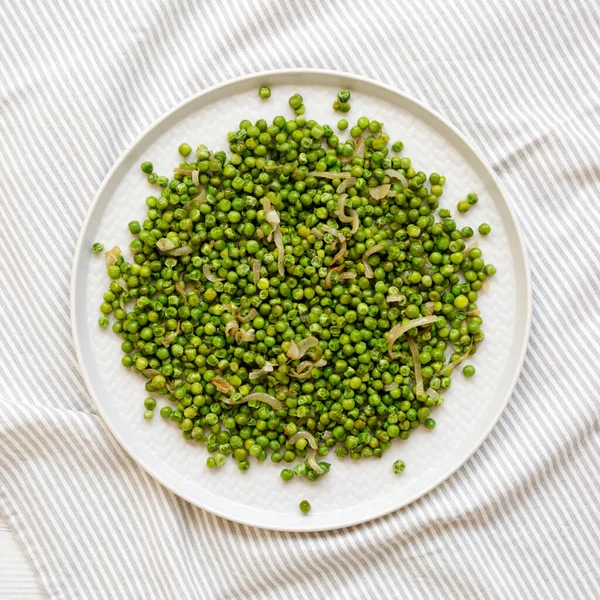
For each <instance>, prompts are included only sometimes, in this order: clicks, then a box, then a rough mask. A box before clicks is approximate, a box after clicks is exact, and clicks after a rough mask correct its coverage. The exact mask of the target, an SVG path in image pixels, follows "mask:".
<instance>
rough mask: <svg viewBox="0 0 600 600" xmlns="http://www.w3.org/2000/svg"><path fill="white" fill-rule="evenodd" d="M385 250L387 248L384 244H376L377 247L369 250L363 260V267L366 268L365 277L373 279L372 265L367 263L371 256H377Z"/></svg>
mask: <svg viewBox="0 0 600 600" xmlns="http://www.w3.org/2000/svg"><path fill="white" fill-rule="evenodd" d="M384 248H385V246H384V245H383V244H375V246H373V247H372V248H369V249H368V250H367V251H366V252H365V253H364V254H363V255H362V258H361V261H362V264H363V267H364V268H365V276H366V277H368V278H369V279H372V278H373V269H371V265H370V264H369V263H368V262H367V259H368V258H369V256H371V254H375V253H376V252H379V251H380V250H383V249H384Z"/></svg>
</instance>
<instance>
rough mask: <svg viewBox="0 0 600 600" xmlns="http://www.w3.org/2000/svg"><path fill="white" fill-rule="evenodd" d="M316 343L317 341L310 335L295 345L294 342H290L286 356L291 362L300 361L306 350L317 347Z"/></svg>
mask: <svg viewBox="0 0 600 600" xmlns="http://www.w3.org/2000/svg"><path fill="white" fill-rule="evenodd" d="M318 343H319V340H318V339H317V338H316V337H314V336H312V335H309V336H308V337H305V338H304V339H303V340H301V341H300V342H298V343H297V344H296V342H295V341H294V340H292V341H291V343H290V347H289V350H288V351H287V355H288V357H289V358H291V359H292V360H300V359H301V358H302V357H303V356H304V355H305V354H306V353H307V351H308V350H310V349H311V348H313V347H314V346H316V345H318Z"/></svg>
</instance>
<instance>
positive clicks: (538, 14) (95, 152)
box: [0, 0, 600, 600]
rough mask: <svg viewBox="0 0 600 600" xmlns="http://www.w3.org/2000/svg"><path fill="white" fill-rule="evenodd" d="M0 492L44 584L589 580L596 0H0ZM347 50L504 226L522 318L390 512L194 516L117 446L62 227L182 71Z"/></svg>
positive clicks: (522, 587)
mask: <svg viewBox="0 0 600 600" xmlns="http://www.w3.org/2000/svg"><path fill="white" fill-rule="evenodd" d="M0 9H1V10H0V43H1V48H0V51H1V54H0V186H1V188H0V189H1V192H0V203H1V206H0V208H1V210H0V281H1V282H2V291H1V292H0V374H1V379H0V381H1V386H0V486H1V487H0V513H3V514H4V515H6V516H7V518H8V519H9V521H10V523H11V524H12V526H13V527H14V529H15V531H16V533H17V535H18V537H19V539H20V541H21V542H22V544H23V546H24V548H25V549H26V551H27V554H28V555H29V557H30V559H31V561H32V562H33V564H34V565H35V567H36V569H37V570H38V572H39V576H40V580H41V583H42V585H43V587H44V589H45V591H46V592H47V594H48V595H49V597H51V598H57V599H58V598H60V599H73V598H77V599H86V600H87V599H95V598H110V599H112V598H128V599H134V598H158V599H163V598H164V599H179V598H182V599H185V598H190V599H191V598H203V599H219V600H234V599H246V600H249V599H257V600H258V599H261V600H262V599H272V600H282V599H285V600H292V599H294V600H295V599H308V598H346V599H354V598H376V599H379V598H392V599H395V598H432V599H440V598H444V599H454V598H457V599H458V598H461V599H463V598H485V599H488V598H502V599H520V598H527V599H529V598H544V599H551V598H561V599H563V598H565V599H566V598H577V599H580V598H598V597H599V595H600V556H599V554H600V550H599V544H600V542H599V534H600V525H599V522H600V484H599V465H600V463H599V458H600V436H599V430H600V427H599V416H600V402H599V401H598V391H597V388H598V386H597V381H598V373H599V368H598V339H599V336H600V319H599V316H598V314H599V301H598V293H599V290H600V262H599V260H598V256H599V250H600V244H599V242H598V233H597V232H598V224H597V223H598V208H599V206H600V66H599V59H600V41H599V36H598V31H599V30H600V8H599V5H598V3H597V0H565V1H563V2H561V1H558V0H555V1H551V0H547V1H545V2H544V1H537V0H487V1H486V2H481V1H479V0H453V1H451V2H448V1H447V0H427V1H411V0H404V1H402V2H378V1H375V0H370V1H365V0H360V1H359V0H356V1H354V0H343V1H342V0H333V1H327V0H304V1H303V2H294V1H293V0H258V1H254V2H253V1H251V0H240V1H236V2H233V1H229V2H228V1H224V0H206V1H200V0H147V1H142V0H107V1H105V2H94V1H92V2H83V1H75V0H53V1H51V2H47V1H46V0H0ZM286 67H315V68H327V69H337V70H340V71H351V72H355V73H358V74H360V75H363V76H367V77H371V78H374V79H378V80H380V81H382V82H385V83H387V84H389V85H392V86H395V87H397V88H398V89H400V90H402V91H404V92H406V93H408V94H411V95H413V96H415V97H417V98H419V99H420V100H422V101H424V102H425V103H427V104H429V105H431V106H432V107H433V108H434V109H436V110H437V111H439V112H440V113H442V114H443V115H445V116H446V117H447V118H448V119H449V120H450V121H452V122H453V123H454V124H455V125H456V126H457V127H458V128H459V129H460V130H461V131H462V132H464V133H465V134H466V135H468V136H469V137H470V138H471V139H472V140H474V142H475V144H476V145H477V146H478V147H479V148H480V149H481V151H482V152H483V153H484V155H485V156H486V157H487V159H488V160H489V161H490V162H491V163H492V165H493V166H494V168H495V170H496V172H497V174H498V176H499V177H500V179H501V181H502V183H503V184H504V187H505V189H506V190H507V192H508V197H509V199H510V201H511V203H512V205H513V207H514V208H515V210H516V212H517V215H518V217H519V220H520V222H521V226H522V228H523V230H524V232H525V236H526V240H527V245H528V249H529V253H530V260H531V267H532V272H533V286H534V288H533V290H534V291H533V294H534V308H533V327H532V332H531V341H530V347H529V351H528V354H527V358H526V362H525V366H524V369H523V373H522V375H521V378H520V380H519V383H518V385H517V388H516V390H515V392H514V394H513V397H512V398H511V400H510V402H509V405H508V408H507V409H506V411H505V413H504V415H503V417H502V419H501V420H500V422H499V424H498V425H497V426H496V428H495V429H494V431H493V432H492V434H491V435H490V437H489V438H488V439H487V441H486V442H485V443H484V445H483V446H482V447H481V449H480V450H479V451H478V452H477V453H476V455H475V456H474V457H473V458H472V459H471V460H470V461H469V462H468V463H467V464H466V465H465V466H464V467H463V468H462V469H461V470H460V471H459V472H458V473H456V475H454V476H453V477H452V478H451V479H449V480H448V481H447V482H446V483H444V484H443V485H441V486H440V487H439V488H437V489H436V490H435V491H434V492H432V493H430V494H429V495H428V496H426V497H424V498H422V499H421V500H419V501H418V502H415V503H414V504H413V505H411V506H410V507H408V508H407V509H404V510H402V511H401V512H399V513H396V514H391V515H389V516H387V517H385V518H381V519H379V520H377V521H374V522H372V523H368V524H365V525H362V526H358V527H353V528H350V529H345V530H340V531H335V532H329V533H321V534H312V535H294V534H285V533H272V532H267V531H261V530H258V529H252V528H248V527H244V526H241V525H237V524H234V523H231V522H228V521H225V520H222V519H220V518H218V517H214V516H212V515H211V514H208V513H206V512H204V511H202V510H200V509H197V508H195V507H194V506H191V505H189V504H187V503H186V502H184V501H182V500H180V499H179V498H177V497H176V496H174V495H173V494H172V493H170V492H168V491H167V490H166V489H164V488H163V487H161V486H160V485H158V484H157V483H156V482H155V481H154V480H152V479H151V478H150V477H149V476H148V475H146V474H145V473H144V472H143V471H142V470H141V469H139V468H138V467H137V466H136V465H135V464H134V462H133V461H132V460H130V459H129V457H128V456H127V455H126V454H125V453H124V452H123V450H122V449H121V448H120V447H119V446H118V445H117V443H116V441H115V440H114V439H113V437H112V436H111V435H110V434H109V433H108V432H107V430H106V428H105V427H104V425H103V423H102V421H101V419H100V418H99V417H98V415H97V413H96V410H95V407H94V405H93V404H92V403H91V401H90V398H89V396H88V394H87V392H86V389H85V386H84V383H83V380H82V378H81V376H80V374H79V371H78V367H77V361H76V358H75V353H74V350H73V344H72V341H71V331H70V325H69V278H70V271H71V263H72V257H73V251H74V248H75V242H76V240H77V235H78V232H79V229H80V226H81V223H82V221H83V218H84V216H85V213H86V210H87V208H88V206H89V204H90V202H91V199H92V197H93V195H94V192H95V190H96V189H97V188H98V186H99V185H100V182H101V181H102V179H103V177H104V175H105V174H106V172H107V171H108V169H109V168H110V166H111V165H112V164H113V162H114V161H115V160H116V159H117V158H118V157H119V155H120V154H121V153H122V152H123V151H124V150H125V148H126V147H127V146H128V145H129V144H130V142H131V141H132V140H133V139H134V138H135V137H136V136H137V135H138V134H139V133H140V132H141V131H142V130H143V129H145V128H146V127H147V126H148V125H149V124H150V123H152V122H153V121H154V120H155V119H156V118H158V117H159V116H160V115H161V114H163V113H164V112H165V111H167V110H169V109H170V108H171V107H173V106H174V105H176V104H178V103H179V102H181V101H182V100H183V99H185V98H186V97H187V96H190V95H192V94H194V93H196V92H198V91H199V90H202V89H205V88H207V87H208V86H211V85H213V84H215V83H218V82H221V81H224V80H226V79H229V78H233V77H236V76H239V75H243V74H246V73H250V72H255V71H260V70H269V69H274V68H286Z"/></svg>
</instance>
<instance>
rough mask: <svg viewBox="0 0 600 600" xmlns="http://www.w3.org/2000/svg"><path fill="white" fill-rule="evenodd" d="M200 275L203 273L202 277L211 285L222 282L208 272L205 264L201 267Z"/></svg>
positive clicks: (208, 266) (208, 268)
mask: <svg viewBox="0 0 600 600" xmlns="http://www.w3.org/2000/svg"><path fill="white" fill-rule="evenodd" d="M202 273H204V277H206V279H208V281H210V282H211V283H216V282H217V281H223V279H221V278H220V277H217V276H216V275H213V272H212V271H211V270H210V265H209V264H208V263H207V264H205V265H202Z"/></svg>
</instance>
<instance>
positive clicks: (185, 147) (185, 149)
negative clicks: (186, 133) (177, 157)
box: [179, 143, 192, 156]
mask: <svg viewBox="0 0 600 600" xmlns="http://www.w3.org/2000/svg"><path fill="white" fill-rule="evenodd" d="M191 152H192V147H191V146H190V145H189V144H185V143H183V144H180V145H179V154H181V156H189V155H190V153H191Z"/></svg>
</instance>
